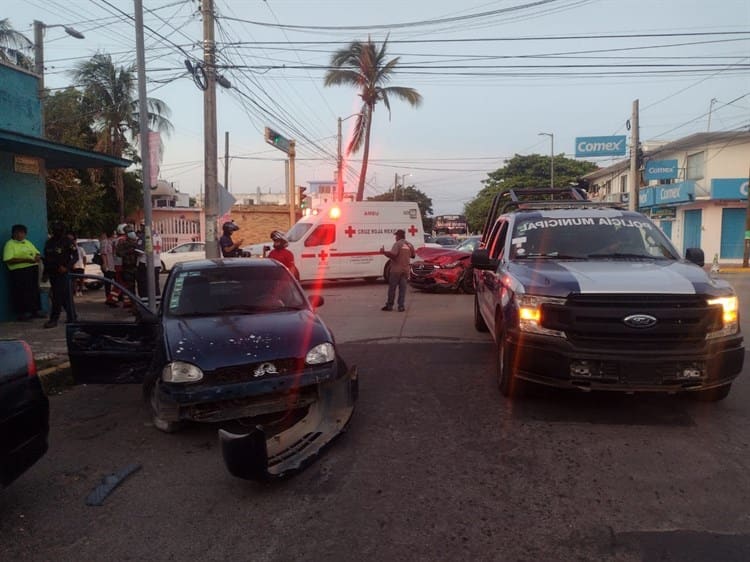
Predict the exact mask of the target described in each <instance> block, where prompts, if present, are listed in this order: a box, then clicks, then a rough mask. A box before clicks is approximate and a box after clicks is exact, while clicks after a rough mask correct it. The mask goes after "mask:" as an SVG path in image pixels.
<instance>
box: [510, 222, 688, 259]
mask: <svg viewBox="0 0 750 562" xmlns="http://www.w3.org/2000/svg"><path fill="white" fill-rule="evenodd" d="M529 258H569V259H598V258H600V259H618V258H621V259H624V258H637V259H640V258H649V259H679V256H678V254H677V252H676V250H675V249H674V246H672V244H671V243H670V242H669V240H667V238H666V237H665V236H664V235H663V234H662V232H661V231H660V230H659V228H657V227H656V225H654V224H653V223H652V222H651V221H650V220H648V219H647V218H646V217H637V216H632V217H628V216H623V217H612V216H603V215H592V216H580V215H577V216H575V217H543V218H534V219H530V220H521V221H519V222H517V223H516V225H515V226H514V229H513V236H512V238H511V259H529Z"/></svg>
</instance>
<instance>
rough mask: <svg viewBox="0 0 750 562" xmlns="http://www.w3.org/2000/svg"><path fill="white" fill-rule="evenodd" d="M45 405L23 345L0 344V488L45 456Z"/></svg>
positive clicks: (46, 416)
mask: <svg viewBox="0 0 750 562" xmlns="http://www.w3.org/2000/svg"><path fill="white" fill-rule="evenodd" d="M48 434H49V401H48V400H47V396H46V395H45V394H44V391H43V390H42V385H41V383H40V382H39V379H38V378H37V376H36V364H35V363H34V356H33V355H32V354H31V349H29V346H28V345H27V344H26V342H23V341H17V340H0V488H4V487H6V486H8V485H9V484H10V483H11V482H13V481H14V480H15V479H16V478H18V477H19V476H20V475H21V474H23V473H24V472H25V471H26V470H27V469H28V468H29V467H31V466H32V465H33V464H34V463H35V462H36V461H38V460H39V459H40V458H42V456H43V455H44V453H46V452H47V436H48Z"/></svg>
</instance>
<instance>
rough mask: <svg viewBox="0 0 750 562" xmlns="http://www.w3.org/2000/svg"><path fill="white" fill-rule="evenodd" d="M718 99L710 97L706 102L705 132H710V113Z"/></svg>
mask: <svg viewBox="0 0 750 562" xmlns="http://www.w3.org/2000/svg"><path fill="white" fill-rule="evenodd" d="M717 101H719V100H717V99H716V98H711V102H710V103H709V104H708V127H706V132H707V133H710V132H711V114H712V113H713V111H714V104H715V103H716V102H717Z"/></svg>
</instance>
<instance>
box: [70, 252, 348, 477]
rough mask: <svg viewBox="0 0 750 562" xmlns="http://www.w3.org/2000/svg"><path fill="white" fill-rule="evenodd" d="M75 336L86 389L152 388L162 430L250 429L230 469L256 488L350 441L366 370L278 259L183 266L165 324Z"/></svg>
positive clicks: (139, 323)
mask: <svg viewBox="0 0 750 562" xmlns="http://www.w3.org/2000/svg"><path fill="white" fill-rule="evenodd" d="M133 299H134V301H135V302H136V307H137V320H136V321H130V322H126V321H120V322H113V321H89V322H82V321H79V320H78V319H77V318H76V319H74V321H73V322H70V323H69V324H67V325H66V330H67V343H68V351H69V355H70V363H71V369H72V372H73V377H74V379H75V381H76V382H77V383H92V382H102V383H124V382H142V383H143V388H144V394H145V397H146V399H147V401H148V404H149V407H150V409H151V414H152V417H153V423H154V425H155V426H156V427H157V428H159V429H161V430H163V431H167V432H173V431H176V430H177V429H179V428H180V426H181V425H182V424H184V423H185V422H190V421H192V422H224V421H226V420H238V419H242V420H249V421H251V422H252V423H250V424H248V426H249V427H254V429H253V430H252V431H250V432H249V433H243V434H240V435H237V434H233V433H230V432H227V431H224V430H221V431H220V437H221V441H222V447H223V452H224V456H225V461H226V464H227V466H228V468H229V470H230V472H232V474H234V475H236V476H240V477H244V478H264V477H269V476H282V475H284V474H286V473H289V472H292V471H294V470H296V469H299V468H301V467H302V466H303V465H304V464H306V462H308V461H309V460H311V459H312V458H314V457H315V456H317V454H318V453H319V452H320V451H321V449H322V448H323V447H324V446H325V445H327V444H328V443H329V442H330V441H331V440H332V439H333V438H334V437H335V436H336V435H338V434H339V433H340V432H341V431H343V430H344V429H345V428H346V426H347V424H348V422H349V419H350V417H351V415H352V412H353V409H354V403H355V400H356V397H357V377H356V369H354V368H351V369H350V368H348V367H347V365H346V364H345V362H344V360H343V359H342V358H341V357H340V356H339V354H338V353H337V349H336V344H335V341H334V338H333V334H332V333H331V332H330V330H329V329H328V328H327V327H326V325H325V324H324V323H323V321H322V320H321V319H320V317H319V316H318V315H317V314H316V312H315V308H316V307H319V306H321V305H322V304H323V298H322V297H320V296H312V297H310V298H309V299H308V297H307V296H306V295H305V293H304V291H303V290H302V288H301V286H300V285H299V283H298V282H297V281H296V280H295V279H294V277H293V276H292V275H291V274H290V273H289V271H288V270H287V269H286V268H285V267H284V266H283V265H281V264H279V263H278V262H276V261H275V260H270V259H223V260H201V261H192V262H185V263H180V264H177V265H175V267H174V269H173V271H172V272H171V273H170V276H169V278H168V279H167V282H166V285H165V287H164V294H163V296H162V300H161V305H160V307H159V311H158V313H157V314H152V313H150V312H149V311H148V310H147V309H146V308H144V307H143V306H142V305H141V303H140V301H138V300H137V298H135V297H133Z"/></svg>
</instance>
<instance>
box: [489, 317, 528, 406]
mask: <svg viewBox="0 0 750 562" xmlns="http://www.w3.org/2000/svg"><path fill="white" fill-rule="evenodd" d="M495 333H496V334H498V337H497V367H496V369H497V386H498V388H499V389H500V394H502V395H503V396H505V397H507V398H519V397H520V396H521V395H522V394H523V381H522V380H521V379H519V378H518V377H517V376H516V368H515V366H514V364H515V357H514V354H513V351H512V347H511V346H510V344H508V340H507V338H506V337H505V332H504V331H503V330H502V328H500V327H499V326H498V327H497V329H496V331H495Z"/></svg>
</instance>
